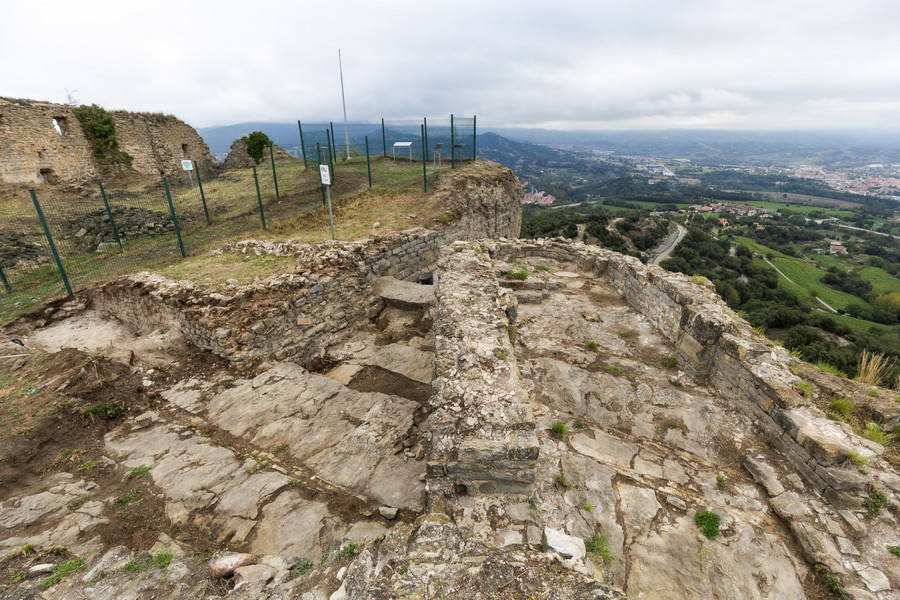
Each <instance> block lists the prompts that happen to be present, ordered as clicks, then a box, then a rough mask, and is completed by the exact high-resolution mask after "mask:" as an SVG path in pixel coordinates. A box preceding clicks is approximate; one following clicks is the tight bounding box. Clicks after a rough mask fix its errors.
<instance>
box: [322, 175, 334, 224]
mask: <svg viewBox="0 0 900 600" xmlns="http://www.w3.org/2000/svg"><path fill="white" fill-rule="evenodd" d="M319 176H320V177H321V178H322V185H324V186H325V192H326V193H327V195H328V221H329V222H330V223H331V239H334V216H332V214H331V173H330V172H329V171H328V165H319Z"/></svg>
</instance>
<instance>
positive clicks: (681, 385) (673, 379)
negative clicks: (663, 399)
mask: <svg viewBox="0 0 900 600" xmlns="http://www.w3.org/2000/svg"><path fill="white" fill-rule="evenodd" d="M669 383H671V384H672V385H674V386H675V387H684V384H683V383H681V382H680V381H678V380H677V379H675V378H674V377H673V378H672V379H669Z"/></svg>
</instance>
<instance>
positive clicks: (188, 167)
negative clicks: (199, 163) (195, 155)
mask: <svg viewBox="0 0 900 600" xmlns="http://www.w3.org/2000/svg"><path fill="white" fill-rule="evenodd" d="M181 168H182V169H184V170H185V171H193V170H194V162H193V161H190V160H183V161H181Z"/></svg>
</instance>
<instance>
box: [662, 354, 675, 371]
mask: <svg viewBox="0 0 900 600" xmlns="http://www.w3.org/2000/svg"><path fill="white" fill-rule="evenodd" d="M659 364H661V365H662V366H664V367H665V368H667V369H674V368H675V367H677V366H678V359H677V358H675V357H674V356H669V357H667V358H664V359H662V360H661V361H659Z"/></svg>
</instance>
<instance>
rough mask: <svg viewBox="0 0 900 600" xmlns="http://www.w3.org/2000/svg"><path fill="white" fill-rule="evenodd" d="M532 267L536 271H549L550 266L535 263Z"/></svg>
mask: <svg viewBox="0 0 900 600" xmlns="http://www.w3.org/2000/svg"><path fill="white" fill-rule="evenodd" d="M534 269H535V270H536V271H549V270H550V267H548V266H547V265H537V266H535V267H534Z"/></svg>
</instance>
